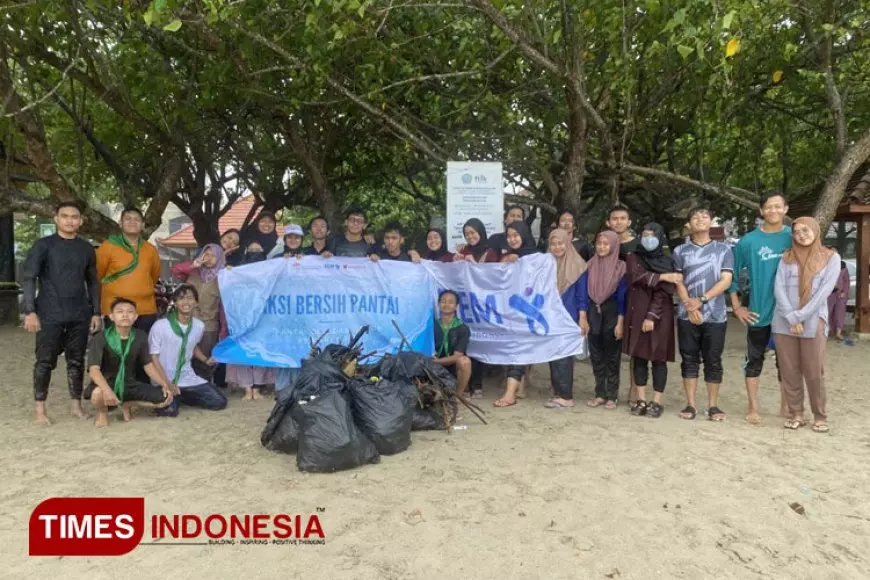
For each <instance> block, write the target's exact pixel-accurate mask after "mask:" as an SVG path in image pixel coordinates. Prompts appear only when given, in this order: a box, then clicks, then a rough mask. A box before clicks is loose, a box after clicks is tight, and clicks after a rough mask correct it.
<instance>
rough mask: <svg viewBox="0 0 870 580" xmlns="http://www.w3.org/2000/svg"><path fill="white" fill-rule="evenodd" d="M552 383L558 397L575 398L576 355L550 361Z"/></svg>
mask: <svg viewBox="0 0 870 580" xmlns="http://www.w3.org/2000/svg"><path fill="white" fill-rule="evenodd" d="M550 384H551V385H553V391H555V393H556V396H557V397H561V398H562V399H567V400H569V401H570V400H571V399H573V398H574V357H572V356H569V357H565V358H560V359H557V360H551V361H550Z"/></svg>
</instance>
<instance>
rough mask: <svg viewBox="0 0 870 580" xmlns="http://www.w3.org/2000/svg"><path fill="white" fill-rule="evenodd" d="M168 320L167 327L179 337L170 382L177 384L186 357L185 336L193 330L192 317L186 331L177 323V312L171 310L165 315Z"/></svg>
mask: <svg viewBox="0 0 870 580" xmlns="http://www.w3.org/2000/svg"><path fill="white" fill-rule="evenodd" d="M166 320H168V321H169V327H170V328H172V332H174V333H175V335H176V336H180V337H181V350H179V351H178V360H176V361H175V376H173V377H172V384H173V385H177V384H178V377H180V376H181V369H182V368H183V367H184V361H185V360H186V359H187V337H188V336H190V331H191V330H193V319H192V318H191V319H190V321H188V323H187V331H182V330H181V325H180V324H178V313H177V312H176V311H175V310H173V311H172V312H170V313H169V315H168V316H167V317H166Z"/></svg>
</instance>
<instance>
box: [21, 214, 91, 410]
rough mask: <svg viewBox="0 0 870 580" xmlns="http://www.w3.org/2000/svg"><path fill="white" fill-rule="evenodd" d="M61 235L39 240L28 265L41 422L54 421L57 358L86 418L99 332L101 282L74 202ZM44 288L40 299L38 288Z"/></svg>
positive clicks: (29, 322)
mask: <svg viewBox="0 0 870 580" xmlns="http://www.w3.org/2000/svg"><path fill="white" fill-rule="evenodd" d="M54 222H55V224H57V233H56V234H54V235H51V236H48V237H46V238H41V239H39V240H37V241H36V243H35V244H34V245H33V248H32V249H31V250H30V253H28V254H27V260H26V261H25V262H24V275H23V276H22V281H21V286H22V289H23V292H24V315H25V316H24V329H25V330H27V332H33V333H36V364H35V365H34V368H33V396H34V399H35V400H36V423H37V424H40V425H48V424H50V423H51V421H50V420H49V418H48V416H47V415H46V413H45V400H46V399H47V398H48V386H49V384H50V383H51V372H52V371H53V370H54V369H55V367H56V366H57V357H58V356H60V354H61V353H62V352H63V353H65V357H66V373H67V381H68V383H69V394H70V397H71V398H72V405H71V407H70V410H71V411H72V414H73V415H75V416H76V417H79V418H82V419H84V418H85V417H86V416H85V413H84V411H83V410H82V402H81V398H82V385H83V381H84V360H85V350H86V348H87V345H88V333H89V332H97V331H98V330H99V329H100V325H101V319H100V283H99V280H98V279H97V255H96V253H95V252H94V248H93V246H91V245H90V244H89V243H88V242H86V241H85V240H83V239H82V238H80V237H78V235H77V234H78V231H79V227H81V225H82V213H81V210H80V209H79V207H78V206H77V205H76V204H74V203H62V204H60V205H59V206H58V207H57V210H56V211H55V216H54ZM37 286H38V287H39V295H38V296H37V293H36V290H37Z"/></svg>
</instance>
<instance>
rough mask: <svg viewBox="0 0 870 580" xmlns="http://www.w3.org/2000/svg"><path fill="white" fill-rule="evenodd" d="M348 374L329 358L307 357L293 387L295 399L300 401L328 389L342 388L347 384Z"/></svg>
mask: <svg viewBox="0 0 870 580" xmlns="http://www.w3.org/2000/svg"><path fill="white" fill-rule="evenodd" d="M347 380H348V379H347V376H345V374H344V373H343V372H341V369H340V368H338V365H337V364H336V363H334V362H332V361H331V360H329V359H320V358H317V359H305V360H303V361H302V368H301V369H299V376H298V377H296V383H295V385H294V387H293V399H294V400H296V401H300V400H303V399H307V398H308V397H311V396H317V395H320V394H321V393H323V392H325V391H328V390H336V389H337V390H341V389H344V388H345V386H346V385H347Z"/></svg>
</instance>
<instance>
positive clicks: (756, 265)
mask: <svg viewBox="0 0 870 580" xmlns="http://www.w3.org/2000/svg"><path fill="white" fill-rule="evenodd" d="M789 248H791V228H790V227H788V226H783V228H782V230H780V231H778V232H776V233H774V234H768V233H765V232H763V231H762V230H761V228H756V229H754V230H752V231H751V232H749V233H748V234H746V235H745V236H743V237H742V238H741V239H740V241H739V242H738V243H737V245H736V246H734V281H733V282H732V283H731V292H737V291H738V289H739V283H740V271H741V270H742V269H743V268H746V269H747V270H748V272H749V310H751V311H752V312H755V313H756V314H758V322H756V323H755V324H753V325H752V326H770V324H771V322H772V321H773V310H774V307H775V306H776V298H775V297H774V293H773V286H774V281H775V280H776V268H777V267H778V266H779V261H780V259H782V253H783V252H784V251H786V250H788V249H789Z"/></svg>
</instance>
